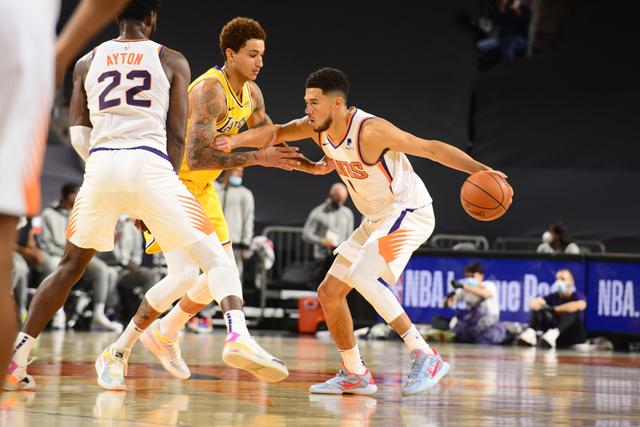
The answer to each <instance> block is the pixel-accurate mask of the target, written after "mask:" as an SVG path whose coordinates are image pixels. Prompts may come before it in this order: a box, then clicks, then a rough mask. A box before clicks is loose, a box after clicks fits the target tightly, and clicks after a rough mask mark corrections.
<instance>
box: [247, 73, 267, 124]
mask: <svg viewBox="0 0 640 427" xmlns="http://www.w3.org/2000/svg"><path fill="white" fill-rule="evenodd" d="M249 88H250V89H251V101H252V102H253V111H252V112H251V116H249V120H247V124H248V125H249V127H250V128H251V129H253V128H259V127H261V126H266V125H272V124H273V122H272V121H271V117H269V116H268V115H267V109H266V107H265V105H264V96H262V91H261V90H260V88H259V87H258V85H257V84H255V83H254V82H249Z"/></svg>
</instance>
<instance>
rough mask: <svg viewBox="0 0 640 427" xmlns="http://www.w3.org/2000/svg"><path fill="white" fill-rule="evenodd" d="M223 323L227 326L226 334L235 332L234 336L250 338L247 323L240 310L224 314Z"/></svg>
mask: <svg viewBox="0 0 640 427" xmlns="http://www.w3.org/2000/svg"><path fill="white" fill-rule="evenodd" d="M224 321H225V322H226V324H227V333H232V332H235V333H236V334H240V335H244V336H247V337H248V336H250V335H249V330H248V329H247V322H246V321H245V320H244V313H243V312H242V310H229V311H227V312H226V313H225V314H224Z"/></svg>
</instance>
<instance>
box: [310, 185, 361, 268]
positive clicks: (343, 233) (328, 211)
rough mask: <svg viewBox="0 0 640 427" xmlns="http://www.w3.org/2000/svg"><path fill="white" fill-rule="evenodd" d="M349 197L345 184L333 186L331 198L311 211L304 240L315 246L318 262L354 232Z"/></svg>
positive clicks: (314, 251) (314, 255)
mask: <svg viewBox="0 0 640 427" xmlns="http://www.w3.org/2000/svg"><path fill="white" fill-rule="evenodd" d="M348 197H349V193H348V192H347V187H346V186H345V185H344V184H342V183H335V184H333V185H332V186H331V190H329V197H327V199H326V200H325V201H324V203H322V204H321V205H319V206H316V207H315V208H314V209H313V210H312V211H311V213H310V214H309V216H308V217H307V220H306V221H305V223H304V230H303V231H302V239H303V240H304V241H305V242H308V243H311V244H313V245H314V248H313V257H314V258H315V259H316V260H318V261H323V260H325V259H327V257H329V256H330V255H331V254H332V253H333V250H334V249H335V248H336V247H337V246H338V245H339V244H340V243H342V242H344V241H345V240H347V239H348V238H349V236H350V235H351V233H352V232H353V212H352V211H351V209H349V208H348V207H346V206H344V203H345V202H346V201H347V198H348ZM323 277H324V273H323Z"/></svg>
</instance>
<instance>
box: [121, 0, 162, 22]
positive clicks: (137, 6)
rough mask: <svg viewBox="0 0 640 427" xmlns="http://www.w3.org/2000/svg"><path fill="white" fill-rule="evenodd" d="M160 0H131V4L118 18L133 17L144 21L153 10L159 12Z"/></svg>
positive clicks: (135, 19)
mask: <svg viewBox="0 0 640 427" xmlns="http://www.w3.org/2000/svg"><path fill="white" fill-rule="evenodd" d="M159 9H160V0H131V1H130V2H129V5H128V6H127V7H125V8H124V10H123V11H122V12H121V13H120V15H119V16H118V20H121V19H132V20H134V21H143V20H144V18H146V17H147V16H149V15H150V14H151V12H156V13H157V12H158V10H159Z"/></svg>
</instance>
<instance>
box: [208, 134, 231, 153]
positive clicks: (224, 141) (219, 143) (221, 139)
mask: <svg viewBox="0 0 640 427" xmlns="http://www.w3.org/2000/svg"><path fill="white" fill-rule="evenodd" d="M211 145H212V146H213V148H215V149H216V150H220V151H224V152H225V153H230V152H231V150H233V142H232V141H231V138H230V137H228V136H227V135H218V136H216V137H215V138H214V139H213V143H212V144H211Z"/></svg>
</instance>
